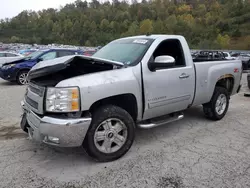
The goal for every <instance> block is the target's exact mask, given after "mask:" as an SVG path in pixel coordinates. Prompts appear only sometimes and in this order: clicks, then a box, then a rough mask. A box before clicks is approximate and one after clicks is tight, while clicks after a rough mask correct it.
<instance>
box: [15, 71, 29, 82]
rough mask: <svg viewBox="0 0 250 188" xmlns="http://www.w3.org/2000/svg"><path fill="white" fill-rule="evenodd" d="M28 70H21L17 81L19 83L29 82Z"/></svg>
mask: <svg viewBox="0 0 250 188" xmlns="http://www.w3.org/2000/svg"><path fill="white" fill-rule="evenodd" d="M28 72H29V71H28V70H23V71H20V72H19V73H18V75H17V83H18V84H19V85H26V84H28V81H27V75H28Z"/></svg>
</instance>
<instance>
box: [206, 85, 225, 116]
mask: <svg viewBox="0 0 250 188" xmlns="http://www.w3.org/2000/svg"><path fill="white" fill-rule="evenodd" d="M228 106H229V93H228V91H227V89H226V88H223V87H215V90H214V94H213V96H212V99H211V100H210V102H209V103H206V104H203V112H204V114H205V116H206V117H207V118H208V119H211V120H220V119H222V118H223V117H224V116H225V114H226V113H227V110H228Z"/></svg>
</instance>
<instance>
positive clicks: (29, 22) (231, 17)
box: [0, 0, 250, 50]
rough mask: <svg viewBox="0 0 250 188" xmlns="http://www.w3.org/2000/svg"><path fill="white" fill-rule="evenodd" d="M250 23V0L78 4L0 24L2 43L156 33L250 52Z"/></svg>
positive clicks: (93, 40) (99, 41)
mask: <svg viewBox="0 0 250 188" xmlns="http://www.w3.org/2000/svg"><path fill="white" fill-rule="evenodd" d="M88 2H89V3H88ZM249 18H250V1H249V0H245V1H243V0H185V1H184V0H175V1H173V0H171V1H169V0H166V1H164V0H143V1H140V2H139V1H138V0H132V2H131V3H128V2H127V1H126V0H122V1H119V0H112V1H103V3H101V1H98V0H91V1H86V0H76V1H75V2H74V3H69V4H66V5H65V6H63V7H61V8H60V9H53V8H48V9H44V10H40V11H36V12H35V11H29V10H24V11H22V12H21V13H19V14H18V15H17V16H15V17H13V18H11V19H10V18H7V19H1V20H0V41H3V42H25V43H34V42H36V43H42V44H48V43H55V42H56V43H64V44H77V45H85V44H87V45H104V44H106V43H107V42H109V41H111V40H113V39H116V38H119V37H123V36H132V35H137V34H146V33H156V34H180V35H184V36H185V38H186V39H187V40H188V42H189V45H190V46H191V47H192V48H214V49H216V48H228V49H246V50H249V38H250V23H249Z"/></svg>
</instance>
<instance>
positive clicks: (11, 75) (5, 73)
mask: <svg viewBox="0 0 250 188" xmlns="http://www.w3.org/2000/svg"><path fill="white" fill-rule="evenodd" d="M16 76H17V70H5V69H2V68H0V77H1V78H2V79H4V80H8V81H15V80H16Z"/></svg>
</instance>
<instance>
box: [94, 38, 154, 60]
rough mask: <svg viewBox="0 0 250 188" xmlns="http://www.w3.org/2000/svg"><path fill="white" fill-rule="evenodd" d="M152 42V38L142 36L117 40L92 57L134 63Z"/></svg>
mask: <svg viewBox="0 0 250 188" xmlns="http://www.w3.org/2000/svg"><path fill="white" fill-rule="evenodd" d="M152 42H153V39H143V38H137V39H136V38H133V39H121V40H117V41H114V42H111V43H109V44H107V45H106V46H104V47H103V48H101V49H100V50H99V51H97V52H96V53H95V54H94V55H93V57H97V58H102V59H107V60H112V61H118V62H121V63H123V64H126V65H132V64H133V65H134V64H137V63H138V62H139V61H140V60H141V58H142V57H143V55H144V53H145V52H146V51H147V49H148V48H149V46H150V45H151V44H152Z"/></svg>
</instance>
